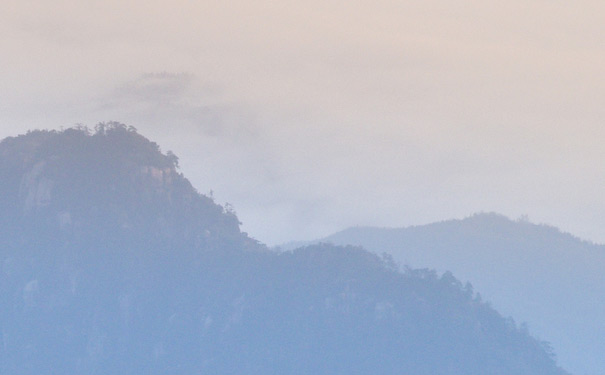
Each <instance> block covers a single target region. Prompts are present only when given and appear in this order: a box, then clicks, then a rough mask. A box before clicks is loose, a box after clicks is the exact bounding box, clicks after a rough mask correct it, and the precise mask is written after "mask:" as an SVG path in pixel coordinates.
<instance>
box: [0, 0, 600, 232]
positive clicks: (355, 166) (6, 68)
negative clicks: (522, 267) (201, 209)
mask: <svg viewBox="0 0 605 375" xmlns="http://www.w3.org/2000/svg"><path fill="white" fill-rule="evenodd" d="M603 14H605V4H604V3H603V2H601V1H594V0H591V1H581V0H580V1H575V2H562V1H542V0H538V1H533V2H529V3H528V2H527V1H519V0H513V1H508V2H491V3H490V2H487V3H486V2H480V1H458V2H455V3H453V2H450V1H441V0H440V1H432V2H428V3H427V2H426V1H416V0H414V1H405V2H400V1H360V2H355V3H351V2H345V1H306V2H291V1H282V2H270V1H255V2H249V1H230V2H218V1H204V2H193V1H181V0H177V1H171V2H160V1H145V2H143V1H130V2H118V1H107V0H104V1H86V2H80V1H53V2H50V1H34V0H28V1H13V0H5V1H3V2H2V4H1V5H0V51H1V52H0V53H1V61H2V62H1V63H0V82H2V84H1V85H0V136H1V137H2V138H3V137H5V136H9V135H16V134H18V133H23V132H25V131H27V130H28V129H31V128H54V129H57V128H60V127H69V126H72V125H74V124H77V123H83V124H86V125H89V126H94V124H96V123H97V122H100V121H109V120H116V121H120V122H123V123H126V124H128V125H132V126H135V127H136V128H138V130H139V132H140V133H142V134H144V135H146V136H148V137H149V138H151V139H153V140H155V141H157V142H158V143H159V144H161V145H162V146H163V147H164V148H165V149H170V150H172V151H174V152H175V153H176V154H177V155H178V156H180V159H181V160H180V165H181V169H182V171H183V172H185V174H186V175H187V176H188V178H189V179H191V181H192V183H193V185H194V186H196V187H197V188H198V189H199V190H200V191H201V192H202V193H209V192H210V191H211V190H212V191H213V194H214V197H215V199H216V200H217V201H218V202H220V203H224V202H229V203H231V204H232V205H233V206H234V207H235V210H236V211H237V213H238V216H239V218H240V220H242V222H243V229H244V230H246V231H248V232H249V233H250V235H251V236H253V237H255V238H258V239H259V240H261V241H264V242H267V243H269V244H276V243H280V242H283V241H288V240H296V239H309V238H318V237H321V236H324V235H327V234H329V233H331V232H334V231H336V230H338V229H342V228H344V227H347V226H350V225H356V224H360V225H361V224H362V225H377V226H404V225H410V224H421V223H426V222H431V221H435V220H442V219H447V218H454V217H457V218H459V217H464V216H467V215H469V214H471V213H473V212H477V211H496V212H500V213H503V214H505V215H508V216H510V217H513V218H514V217H518V216H520V215H528V216H529V218H530V219H531V220H532V221H535V222H546V223H550V224H554V225H557V226H558V227H560V228H562V229H564V230H567V231H570V232H572V233H574V234H576V235H579V236H581V237H583V238H587V239H590V240H593V241H597V242H605V229H603V228H605V216H604V215H603V212H605V202H604V201H603V200H602V198H601V196H602V193H601V189H602V186H603V185H604V184H605V170H604V169H603V168H602V161H603V160H605V148H603V146H602V139H603V137H604V136H605V128H604V127H603V126H602V125H603V119H604V118H605V113H604V112H605V110H604V107H603V97H604V94H605V73H604V71H603V66H604V64H605V50H604V48H603V46H605V30H604V27H603V22H602V21H603V18H602V17H603Z"/></svg>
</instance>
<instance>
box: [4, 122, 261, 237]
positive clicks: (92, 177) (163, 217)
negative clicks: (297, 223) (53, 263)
mask: <svg viewBox="0 0 605 375" xmlns="http://www.w3.org/2000/svg"><path fill="white" fill-rule="evenodd" d="M0 156H1V159H0V180H2V181H3V184H1V186H0V209H1V210H2V211H1V212H2V215H1V216H2V217H1V218H0V221H1V222H2V223H4V224H5V227H10V226H11V223H15V222H18V221H20V222H22V223H26V224H27V223H30V224H33V225H34V226H35V227H36V228H38V229H39V227H40V226H42V227H45V228H47V230H49V231H59V232H62V233H66V232H69V233H78V232H82V231H95V232H97V235H98V234H102V233H104V234H108V233H118V234H122V235H130V236H131V235H134V234H136V235H139V236H147V237H151V238H157V239H158V240H164V241H165V240H172V241H179V242H185V243H188V244H194V245H195V246H197V247H217V244H216V243H215V242H216V241H221V242H222V241H224V240H225V239H226V238H228V239H230V240H232V241H234V242H237V243H242V242H244V243H249V244H253V243H254V242H255V241H253V240H250V239H249V238H247V237H246V236H245V235H244V234H242V233H241V231H240V229H239V224H240V223H239V221H238V219H237V217H236V216H235V214H234V213H233V212H232V211H231V210H227V209H225V208H224V207H222V206H220V205H218V204H216V203H215V202H214V201H213V200H212V199H211V198H209V197H207V196H205V195H202V194H199V193H198V192H197V191H196V190H195V188H194V187H193V186H192V185H191V183H190V182H189V181H188V180H187V179H186V178H185V177H184V176H183V175H182V173H180V172H179V171H178V158H177V157H176V156H175V155H174V154H173V153H172V152H167V153H162V151H161V150H160V147H159V146H158V145H157V144H156V143H154V142H151V141H150V140H148V139H147V138H145V137H144V136H142V135H140V134H139V133H138V132H137V130H136V129H135V128H134V127H127V126H126V125H124V124H121V123H116V122H111V123H101V124H99V125H97V126H96V127H95V130H94V131H91V130H90V129H88V128H87V127H82V126H80V127H75V128H69V129H66V130H61V131H54V130H35V131H30V132H28V133H27V134H25V135H20V136H17V137H11V138H6V139H4V140H3V141H2V142H0ZM30 227H31V225H30Z"/></svg>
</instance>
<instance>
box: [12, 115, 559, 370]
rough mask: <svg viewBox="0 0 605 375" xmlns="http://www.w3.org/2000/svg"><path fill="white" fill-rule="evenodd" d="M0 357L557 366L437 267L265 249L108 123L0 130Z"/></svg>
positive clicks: (55, 361) (305, 366)
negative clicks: (7, 133)
mask: <svg viewBox="0 0 605 375" xmlns="http://www.w3.org/2000/svg"><path fill="white" fill-rule="evenodd" d="M0 181H1V182H0V189H1V190H0V224H1V226H0V228H1V229H0V262H1V263H0V265H1V268H0V333H1V338H2V341H1V342H0V373H1V374H7V375H13V374H37V375H40V374H199V373H210V374H373V373H378V374H402V373H409V374H432V375H439V374H469V375H473V374H496V375H497V374H502V375H504V374H506V375H510V374H518V375H525V374H528V375H529V374H532V375H563V374H566V372H565V371H563V370H561V369H560V368H559V367H557V365H556V363H555V361H554V359H553V354H552V351H551V349H550V347H549V346H548V345H547V344H546V343H544V342H541V341H538V340H536V339H534V338H532V337H531V336H530V335H529V334H528V332H527V330H525V329H524V328H523V327H518V326H517V325H516V324H515V323H514V322H513V321H512V320H510V319H505V318H503V317H502V316H501V315H499V314H498V313H497V312H496V311H495V310H494V309H492V308H491V307H490V306H489V305H488V304H486V303H484V302H482V301H481V299H480V298H479V297H478V296H477V295H476V294H475V293H474V291H473V290H472V288H471V287H470V286H469V285H466V286H463V285H462V284H461V283H460V282H459V281H458V280H457V279H455V278H454V277H453V276H452V275H451V274H449V273H447V274H444V275H442V276H438V275H437V274H436V273H435V272H432V271H428V270H412V269H407V268H406V269H399V268H398V267H397V266H396V265H395V263H394V262H393V260H392V259H390V258H389V257H379V256H377V255H374V254H372V253H370V252H368V251H366V250H363V249H361V248H356V247H340V246H333V245H314V246H308V247H303V248H300V249H297V250H294V251H288V252H282V253H277V252H272V251H269V250H268V249H267V248H266V246H264V245H262V244H260V243H258V242H257V241H255V240H254V239H252V238H250V237H249V236H248V235H247V234H245V233H243V232H241V231H240V229H239V221H238V219H237V217H236V215H235V214H234V212H233V211H231V210H229V209H225V208H224V207H222V206H220V205H218V204H216V203H215V202H213V200H212V199H211V198H209V197H206V196H204V195H201V194H199V193H198V192H197V191H196V190H195V189H194V188H193V187H192V186H191V184H190V183H189V181H188V180H187V179H186V178H185V177H184V176H183V175H182V174H181V173H180V172H179V171H178V159H177V158H176V157H175V156H174V155H173V154H172V153H165V154H164V153H162V152H161V150H160V148H159V147H158V146H157V145H156V144H155V143H153V142H151V141H149V140H147V139H146V138H144V137H143V136H141V135H140V134H138V133H137V131H136V129H134V128H129V127H126V126H124V125H122V124H118V123H111V124H100V125H99V126H97V127H96V129H95V131H94V132H92V131H90V130H89V129H87V128H76V129H67V130H65V131H32V132H29V133H28V134H26V135H21V136H18V137H12V138H7V139H5V140H3V141H2V142H0Z"/></svg>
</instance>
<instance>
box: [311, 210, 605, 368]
mask: <svg viewBox="0 0 605 375" xmlns="http://www.w3.org/2000/svg"><path fill="white" fill-rule="evenodd" d="M318 242H328V243H333V244H340V245H357V246H363V247H364V248H366V249H368V250H371V251H373V252H376V253H383V252H386V253H388V254H391V255H392V256H393V257H394V258H395V260H397V261H398V262H401V263H403V264H407V265H410V266H412V267H419V268H424V267H430V268H435V269H437V270H438V271H440V272H444V271H446V270H447V271H451V272H452V273H453V274H455V275H456V276H457V277H459V278H461V279H462V280H465V281H470V282H471V283H472V285H473V286H474V287H475V288H476V290H478V291H480V292H481V294H482V295H483V297H485V298H486V299H487V300H489V301H490V302H491V303H493V306H494V307H495V308H496V309H498V311H501V312H502V313H503V314H505V315H507V316H512V317H513V318H515V319H516V320H518V321H525V322H527V324H528V325H529V328H530V330H531V332H532V333H534V334H537V335H538V337H540V338H541V339H544V340H547V341H549V342H551V343H552V344H553V346H554V347H555V348H556V349H557V353H558V354H559V355H558V357H559V361H560V363H561V364H562V365H563V366H564V367H565V368H567V369H569V370H571V371H572V372H573V373H576V374H601V373H603V372H604V371H605V357H604V356H603V355H602V353H605V341H604V340H603V337H605V325H603V323H602V321H603V317H604V316H605V300H604V299H603V296H604V295H605V272H604V270H605V246H602V245H596V244H592V243H589V242H586V241H582V240H580V239H578V238H576V237H574V236H572V235H570V234H567V233H562V232H561V231H559V230H558V229H556V228H554V227H552V226H547V225H536V224H532V223H530V222H528V221H524V220H519V221H512V220H509V219H507V218H506V217H504V216H501V215H498V214H493V213H487V214H477V215H474V216H471V217H468V218H466V219H464V220H450V221H443V222H439V223H434V224H429V225H421V226H413V227H407V228H372V227H357V228H350V229H347V230H344V231H342V232H339V233H336V234H334V235H331V236H328V237H326V238H324V239H322V240H319V241H318Z"/></svg>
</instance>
